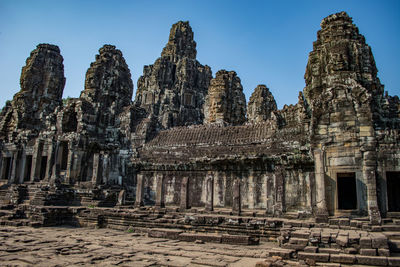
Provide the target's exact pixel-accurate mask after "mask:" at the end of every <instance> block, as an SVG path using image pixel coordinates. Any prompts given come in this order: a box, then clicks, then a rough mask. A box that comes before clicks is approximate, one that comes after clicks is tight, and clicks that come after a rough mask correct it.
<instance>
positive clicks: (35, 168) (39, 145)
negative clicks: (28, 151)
mask: <svg viewBox="0 0 400 267" xmlns="http://www.w3.org/2000/svg"><path fill="white" fill-rule="evenodd" d="M42 153H43V141H42V140H39V139H38V140H36V144H35V147H34V151H33V155H32V171H31V182H35V181H39V180H40V166H41V165H42Z"/></svg>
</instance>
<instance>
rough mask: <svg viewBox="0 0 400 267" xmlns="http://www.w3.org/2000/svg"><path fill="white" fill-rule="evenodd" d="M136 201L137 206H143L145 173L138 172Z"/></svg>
mask: <svg viewBox="0 0 400 267" xmlns="http://www.w3.org/2000/svg"><path fill="white" fill-rule="evenodd" d="M136 181H137V182H136V201H135V206H136V207H140V206H143V194H144V192H143V191H144V177H143V174H141V173H138V174H137V176H136Z"/></svg>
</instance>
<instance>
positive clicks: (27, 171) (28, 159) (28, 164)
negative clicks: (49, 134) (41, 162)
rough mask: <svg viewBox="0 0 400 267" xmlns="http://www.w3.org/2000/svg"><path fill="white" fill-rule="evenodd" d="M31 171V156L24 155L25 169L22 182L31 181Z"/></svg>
mask: <svg viewBox="0 0 400 267" xmlns="http://www.w3.org/2000/svg"><path fill="white" fill-rule="evenodd" d="M31 170H32V155H26V168H25V173H24V182H27V181H29V180H30V179H31Z"/></svg>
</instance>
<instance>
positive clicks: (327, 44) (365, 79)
mask: <svg viewBox="0 0 400 267" xmlns="http://www.w3.org/2000/svg"><path fill="white" fill-rule="evenodd" d="M352 22H353V20H352V18H351V17H349V16H348V15H347V13H346V12H340V13H336V14H333V15H330V16H328V17H326V18H324V19H323V20H322V22H321V30H319V31H318V34H317V41H315V42H314V44H313V46H314V49H313V51H312V52H311V53H310V55H309V59H308V63H307V67H306V73H305V75H304V78H305V80H306V88H305V90H304V94H305V97H306V99H307V102H309V103H312V102H313V100H315V99H317V98H321V97H322V96H323V94H322V92H323V90H324V88H326V87H329V86H331V85H332V84H335V83H340V84H344V83H347V84H348V83H352V81H354V82H356V83H359V84H360V85H361V86H362V87H364V88H365V89H366V90H367V92H368V93H370V94H372V96H374V97H375V98H376V97H380V96H382V94H383V86H382V85H381V84H380V81H379V79H378V78H377V72H378V70H377V68H376V65H375V60H374V57H373V55H372V52H371V48H370V47H369V46H368V45H367V44H366V42H365V38H364V36H363V35H361V34H360V33H359V31H358V28H357V27H356V26H355V25H354V24H353V23H352Z"/></svg>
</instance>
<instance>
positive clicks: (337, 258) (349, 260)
mask: <svg viewBox="0 0 400 267" xmlns="http://www.w3.org/2000/svg"><path fill="white" fill-rule="evenodd" d="M330 261H331V262H337V263H344V264H353V263H355V262H356V256H355V255H348V254H331V255H330Z"/></svg>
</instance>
